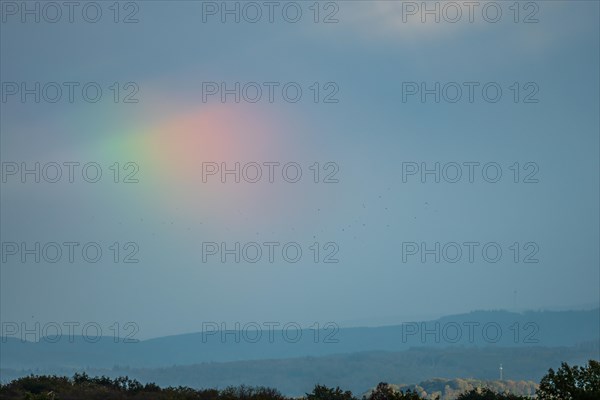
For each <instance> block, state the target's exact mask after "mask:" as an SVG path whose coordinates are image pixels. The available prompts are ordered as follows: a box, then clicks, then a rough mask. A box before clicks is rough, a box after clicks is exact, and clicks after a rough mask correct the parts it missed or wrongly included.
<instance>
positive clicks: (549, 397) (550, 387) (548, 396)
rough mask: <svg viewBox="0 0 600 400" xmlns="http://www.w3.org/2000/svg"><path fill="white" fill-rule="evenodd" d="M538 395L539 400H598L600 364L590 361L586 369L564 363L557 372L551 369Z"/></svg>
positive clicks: (543, 380) (599, 397)
mask: <svg viewBox="0 0 600 400" xmlns="http://www.w3.org/2000/svg"><path fill="white" fill-rule="evenodd" d="M536 394H537V397H538V399H539V400H598V399H600V362H598V361H594V360H589V361H588V365H587V366H584V367H579V366H577V365H575V366H573V367H570V366H569V365H568V364H567V363H562V364H561V366H560V368H559V369H558V370H557V371H556V372H554V370H553V369H552V368H550V369H549V370H548V373H547V374H546V375H545V376H544V377H543V378H542V380H541V381H540V387H539V388H538V389H537V390H536Z"/></svg>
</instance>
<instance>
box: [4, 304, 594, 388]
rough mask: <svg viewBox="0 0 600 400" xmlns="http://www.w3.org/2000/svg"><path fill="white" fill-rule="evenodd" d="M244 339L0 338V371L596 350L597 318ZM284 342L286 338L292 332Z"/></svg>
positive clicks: (503, 319) (558, 315)
mask: <svg viewBox="0 0 600 400" xmlns="http://www.w3.org/2000/svg"><path fill="white" fill-rule="evenodd" d="M244 334H248V335H250V334H249V333H248V332H245V333H243V332H238V333H237V335H238V336H239V337H240V339H239V342H236V339H235V337H236V334H233V333H229V334H228V335H227V336H226V337H225V338H222V337H221V335H220V333H218V332H217V333H216V334H214V335H206V334H203V333H193V334H185V335H176V336H168V337H161V338H157V339H150V340H144V341H140V342H138V343H114V340H113V338H112V337H111V338H109V337H104V338H101V339H100V340H99V341H98V342H96V343H90V342H89V341H86V340H84V338H83V337H75V338H74V341H73V342H70V341H69V340H68V337H67V336H66V335H65V336H63V337H62V338H61V340H59V341H58V342H56V343H51V342H49V341H47V340H45V339H42V340H40V341H39V342H36V343H33V342H22V341H21V340H20V339H18V338H14V337H8V338H0V351H1V353H2V357H1V358H0V368H5V369H7V368H8V369H17V370H18V369H31V368H51V369H56V368H86V367H89V368H112V367H113V366H114V365H126V366H129V367H132V368H158V367H167V366H173V365H191V364H199V363H203V362H228V361H249V360H265V359H282V360H283V359H289V358H298V357H308V356H310V357H322V356H331V355H335V354H350V353H359V352H374V351H385V352H390V351H391V352H397V351H402V350H407V349H410V348H412V347H428V348H446V347H449V346H464V347H465V348H469V347H474V348H479V347H516V348H518V347H532V346H542V347H557V346H563V347H565V346H566V347H568V346H576V345H578V344H580V343H584V342H595V343H597V342H598V338H600V310H599V309H595V310H587V311H559V312H552V311H541V312H533V311H532V312H525V313H511V312H507V311H477V312H472V313H468V314H460V315H453V316H447V317H443V318H440V319H438V320H434V321H425V322H418V323H405V324H402V325H395V326H385V327H377V328H342V329H340V330H339V331H337V332H334V331H333V330H328V331H320V332H318V335H317V333H316V332H315V331H312V330H308V329H307V330H303V331H301V337H300V339H299V340H298V341H297V342H293V339H292V340H290V339H288V340H285V339H284V336H283V334H282V331H280V330H276V331H274V332H273V337H272V339H273V340H272V341H271V340H270V337H269V336H270V335H269V333H268V332H267V331H266V330H265V331H263V332H262V336H261V337H260V339H259V340H257V341H256V342H255V343H254V342H251V341H250V340H244V339H243V338H244ZM290 336H291V337H293V336H294V332H292V334H291V335H290ZM252 337H253V338H254V335H252ZM316 337H318V340H315V338H316ZM326 342H327V343H326ZM452 376H456V374H452ZM412 381H415V380H412ZM275 386H278V387H279V386H280V385H275Z"/></svg>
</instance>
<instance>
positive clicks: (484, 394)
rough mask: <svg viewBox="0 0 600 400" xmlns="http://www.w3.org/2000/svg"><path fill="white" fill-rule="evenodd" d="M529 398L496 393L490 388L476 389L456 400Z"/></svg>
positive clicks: (514, 399) (518, 399) (517, 399)
mask: <svg viewBox="0 0 600 400" xmlns="http://www.w3.org/2000/svg"><path fill="white" fill-rule="evenodd" d="M526 399H527V397H522V396H517V395H514V394H510V393H496V392H494V391H493V390H491V389H488V388H483V389H481V388H475V389H471V390H470V391H468V392H465V393H461V394H460V395H459V396H458V397H457V398H456V400H526Z"/></svg>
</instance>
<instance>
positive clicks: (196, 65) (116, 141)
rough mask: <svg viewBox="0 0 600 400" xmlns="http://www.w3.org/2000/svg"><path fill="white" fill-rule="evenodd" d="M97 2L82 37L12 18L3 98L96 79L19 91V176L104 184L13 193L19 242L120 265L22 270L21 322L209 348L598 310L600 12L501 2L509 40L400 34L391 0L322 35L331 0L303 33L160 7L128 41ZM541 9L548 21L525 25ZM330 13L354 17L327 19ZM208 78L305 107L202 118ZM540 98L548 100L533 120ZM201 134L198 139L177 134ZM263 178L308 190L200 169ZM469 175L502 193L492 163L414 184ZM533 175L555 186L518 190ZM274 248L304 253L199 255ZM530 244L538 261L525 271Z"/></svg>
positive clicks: (141, 8)
mask: <svg viewBox="0 0 600 400" xmlns="http://www.w3.org/2000/svg"><path fill="white" fill-rule="evenodd" d="M234 3H235V2H228V4H229V6H231V7H233V5H232V4H234ZM286 3H289V2H283V3H280V5H281V7H283V6H284V5H285V4H286ZM330 3H331V4H330ZM404 3H405V5H404V6H406V4H407V2H404ZM433 3H434V2H431V3H430V4H433ZM31 4H33V2H32V3H31ZM99 4H101V7H102V10H103V17H102V18H101V20H100V21H99V22H98V23H95V24H92V23H88V22H86V21H85V20H84V19H83V18H81V16H80V14H77V12H76V13H75V21H74V22H73V23H69V22H68V21H67V20H65V19H64V18H63V19H62V20H60V21H59V22H58V23H54V24H52V23H48V22H45V21H44V20H43V18H42V20H41V21H40V23H34V22H32V21H31V20H29V21H28V22H26V23H22V22H20V21H19V18H18V14H17V16H14V15H12V13H11V15H8V14H7V13H6V9H3V13H4V14H3V18H6V21H4V20H3V22H2V25H1V28H0V29H1V30H0V33H1V38H0V44H1V48H2V50H1V52H2V54H1V55H2V57H1V61H0V66H1V80H2V82H3V92H5V90H6V87H7V86H5V83H6V82H17V83H21V82H28V83H29V84H30V85H33V82H41V85H42V86H43V85H44V84H45V83H48V82H59V83H62V82H79V83H81V85H80V86H83V85H84V84H85V83H86V82H97V83H98V85H100V86H101V87H102V88H103V97H102V99H101V100H100V101H99V102H97V103H88V102H86V101H84V100H83V99H82V97H81V96H80V95H77V96H76V99H75V101H74V102H73V103H70V102H68V101H65V99H64V98H62V99H61V101H58V102H57V103H49V102H47V101H40V103H35V102H32V101H30V100H29V101H27V102H25V103H22V102H21V101H20V99H19V95H16V96H10V97H8V98H7V101H5V102H2V103H1V107H2V111H1V115H0V116H1V125H0V133H1V136H0V140H1V141H0V144H1V146H0V155H1V158H2V162H3V163H6V162H16V163H17V164H19V165H20V163H21V162H28V163H30V164H28V165H33V163H35V162H40V163H41V164H42V165H44V164H45V163H49V162H57V163H59V164H62V163H63V162H65V161H79V162H81V164H85V163H86V162H96V163H98V164H99V165H101V166H102V170H103V179H102V180H101V181H100V182H98V183H96V184H90V183H87V182H85V181H82V180H81V179H78V180H76V182H75V183H72V184H71V183H68V182H65V180H64V179H63V180H61V181H60V182H58V183H55V184H52V183H48V182H41V183H39V184H37V183H32V182H31V181H29V182H27V183H21V182H20V180H19V179H18V178H15V176H12V175H11V176H9V177H7V181H6V182H2V192H1V200H2V207H1V219H2V225H1V236H2V242H3V243H5V242H16V243H22V242H26V243H29V244H31V246H33V243H35V242H40V243H42V245H43V244H44V243H48V242H59V243H62V242H65V241H77V242H81V243H85V242H98V243H100V244H101V246H102V248H103V251H104V253H103V254H104V256H103V257H102V259H101V260H100V261H99V262H97V263H94V264H91V263H86V262H81V259H80V260H79V262H75V263H73V264H71V263H69V262H66V261H65V259H64V258H62V259H61V260H60V261H59V262H57V263H54V264H53V263H47V262H40V263H35V262H29V261H28V262H25V263H23V262H21V261H20V259H19V257H18V255H17V256H14V255H11V256H10V257H9V256H7V259H6V262H3V263H2V268H1V270H0V274H1V278H2V279H1V283H0V287H1V289H2V293H1V295H0V298H1V300H2V302H1V305H0V310H1V311H2V320H3V321H17V322H20V321H34V320H35V321H41V322H48V321H58V322H62V321H84V322H85V321H100V322H101V323H103V324H106V326H109V325H110V323H111V322H114V321H122V322H123V321H135V322H136V323H138V325H139V326H140V337H155V336H160V335H165V334H176V333H182V332H190V331H198V330H200V329H201V326H202V322H203V321H226V322H229V323H234V322H236V321H242V322H243V321H257V322H259V323H260V322H263V321H282V322H288V321H297V322H299V323H301V324H304V325H311V324H312V323H314V322H317V321H318V322H320V323H324V322H327V321H334V322H336V323H338V324H340V325H343V324H350V325H352V324H354V323H357V324H358V323H360V324H371V325H376V324H378V323H381V321H384V320H385V321H390V320H395V321H398V322H399V321H403V320H405V319H410V318H416V317H426V316H434V315H443V314H448V313H457V312H464V311H470V310H474V309H499V308H514V307H515V302H514V292H515V291H516V292H517V297H516V307H517V309H538V308H545V307H570V306H579V305H588V304H591V303H595V304H597V303H598V298H599V296H600V293H599V285H598V283H599V279H600V276H599V270H598V265H599V261H600V260H599V251H598V242H599V239H600V237H599V231H598V221H599V215H598V204H599V198H598V195H599V187H598V171H599V170H600V166H599V160H598V149H599V142H598V137H599V136H598V132H599V122H598V109H599V106H600V102H599V92H598V87H599V81H598V71H599V70H600V65H599V55H598V49H599V43H598V41H599V28H598V12H599V5H598V3H597V2H587V1H573V2H566V1H551V2H537V3H534V4H537V9H536V8H531V7H533V6H527V4H528V3H527V2H521V3H520V6H521V9H520V14H519V22H518V23H515V22H514V21H513V18H514V13H513V10H512V9H509V6H510V4H512V2H497V3H495V4H498V5H499V6H500V8H501V9H502V11H503V14H502V18H501V19H500V21H499V22H497V23H490V22H487V21H486V20H485V18H483V15H482V14H481V13H479V12H478V11H477V10H476V11H475V14H474V22H473V23H470V22H468V20H466V16H465V18H463V19H461V20H459V21H458V22H456V23H448V22H445V21H443V18H442V20H441V21H440V23H436V22H435V21H432V20H431V19H429V20H427V21H426V22H425V23H423V22H420V21H419V19H418V17H420V14H416V17H415V16H414V15H412V14H411V15H407V16H406V18H407V22H404V21H403V14H402V12H403V8H402V7H403V4H402V2H393V1H373V2H366V1H342V2H335V3H333V2H329V3H328V2H320V4H319V7H320V8H319V10H320V14H319V22H318V23H315V22H314V19H313V18H314V8H313V9H311V8H309V7H311V6H312V7H314V5H313V2H296V3H294V4H297V5H298V7H300V8H301V9H302V10H303V16H302V18H301V20H300V21H299V22H298V23H289V22H287V21H286V20H285V19H284V18H282V17H281V15H280V14H278V13H277V12H276V13H275V14H274V16H275V21H274V22H273V23H269V22H268V21H267V20H265V19H262V20H260V21H259V22H257V23H248V22H245V21H243V18H242V20H241V22H240V23H234V22H232V21H231V19H230V20H228V21H227V22H226V23H222V22H221V21H220V20H219V18H218V16H213V15H207V16H206V19H207V22H203V14H202V13H203V7H206V5H204V6H203V3H202V2H192V1H174V2H168V3H167V2H163V1H149V2H135V3H133V4H136V5H137V8H128V9H125V8H123V9H121V10H120V12H121V13H120V14H119V19H122V18H124V15H126V14H128V13H129V12H132V11H135V17H136V18H137V19H138V20H139V22H137V23H131V24H124V23H122V22H119V23H114V21H113V20H112V18H113V17H114V15H113V10H111V9H109V8H108V7H109V4H108V3H103V2H102V3H99ZM211 4H213V3H211ZM214 4H216V5H217V6H218V7H224V6H223V5H222V4H223V3H222V2H216V3H214ZM439 4H440V7H442V6H443V3H439ZM457 4H458V3H457ZM484 4H486V2H481V7H483V5H484ZM132 7H133V6H132ZM240 7H241V6H240ZM432 7H433V6H432ZM462 7H463V8H462V10H463V11H465V10H466V9H465V8H464V7H465V6H464V4H462ZM526 7H528V8H526ZM263 11H265V9H263ZM405 11H406V10H405ZM531 12H534V17H535V18H537V19H538V20H539V21H538V22H537V23H523V21H522V20H523V18H525V15H529V13H531ZM329 13H334V15H333V16H332V18H334V17H335V18H336V19H338V20H339V21H338V22H337V23H323V22H322V19H323V18H324V16H325V15H329ZM486 16H487V17H489V15H486ZM114 82H118V83H119V85H120V90H121V92H120V94H119V96H120V97H119V98H120V99H122V96H125V94H127V93H130V91H129V89H126V88H125V87H124V84H126V83H127V82H133V83H135V85H137V87H138V88H139V92H138V93H137V94H136V95H135V98H137V99H138V100H139V102H138V103H132V104H124V103H122V102H119V103H114V102H113V101H112V96H113V93H114V92H113V91H112V90H111V89H110V87H111V85H112V84H113V83H114ZM203 82H217V83H220V82H226V83H227V84H228V85H229V86H228V87H233V86H234V83H235V82H241V85H244V84H245V83H247V82H258V83H261V84H263V83H264V82H278V83H279V84H280V85H279V86H278V88H279V87H282V86H284V85H285V84H286V83H289V82H295V83H297V84H298V85H300V86H301V87H302V89H303V97H302V99H301V101H299V102H297V103H289V102H287V101H285V100H284V99H283V98H282V96H281V92H280V91H278V90H277V91H276V92H275V93H276V98H275V101H274V102H273V103H270V102H268V101H265V100H264V98H263V99H262V100H261V101H259V102H257V103H252V104H251V103H248V102H245V101H241V102H240V103H235V102H232V101H227V102H226V103H222V102H221V101H220V99H219V97H218V96H213V97H211V98H210V100H209V101H208V102H203V101H202V87H203V86H202V83H203ZM315 82H317V83H318V87H319V90H320V92H319V93H320V96H321V97H320V98H319V100H322V99H324V97H322V96H325V95H326V94H328V93H331V91H333V88H337V89H338V91H337V93H336V94H335V95H334V97H333V98H335V99H337V100H339V101H338V102H336V103H324V102H322V101H319V102H318V103H315V102H314V101H313V100H312V99H313V97H312V96H313V94H314V86H313V89H311V88H310V87H311V86H312V85H313V84H314V83H315ZM406 82H416V83H417V85H418V86H420V84H421V83H423V82H424V83H425V84H426V85H427V87H429V88H431V87H434V85H435V82H440V85H441V86H443V85H445V84H447V83H449V82H456V83H457V84H458V85H459V86H460V87H463V88H464V87H465V86H464V83H465V82H477V83H478V84H479V86H477V87H476V89H475V92H474V94H475V98H474V101H473V102H472V103H471V102H469V101H468V100H466V97H464V96H463V98H462V99H461V100H460V101H458V102H456V103H450V102H447V101H445V100H444V99H441V101H440V102H439V103H436V102H434V101H432V99H433V96H431V95H430V96H429V97H426V100H427V101H426V102H422V101H420V98H419V96H418V95H417V96H412V97H409V98H408V100H407V101H406V102H403V95H402V94H403V92H402V90H403V83H406ZM490 82H491V83H493V84H494V85H496V86H499V87H501V88H502V90H503V92H502V97H501V99H500V100H499V101H498V102H497V103H491V102H487V101H485V99H483V97H482V94H481V88H482V87H483V86H484V85H486V84H487V83H490ZM515 82H517V87H518V88H519V98H518V102H516V103H515V102H514V98H513V96H514V93H515V86H513V84H514V83H515ZM327 84H333V86H325V85H327ZM527 85H529V86H527ZM511 87H512V88H513V89H511ZM538 89H539V90H538ZM449 90H450V89H449ZM532 91H536V92H537V93H536V94H535V95H533V97H531V98H532V99H537V100H539V101H538V102H536V103H524V102H523V100H524V99H525V96H526V95H527V94H529V93H531V92H532ZM75 93H76V94H80V92H79V91H76V92H75ZM465 93H466V92H465ZM465 93H464V94H465ZM30 98H31V96H30V97H29V99H30ZM231 98H232V97H229V99H231ZM190 120H191V121H193V122H191V123H190V124H191V127H188V128H189V129H191V133H190V132H187V133H182V130H184V129H187V128H185V127H183V128H182V127H181V126H182V124H183V122H181V121H190ZM194 124H197V125H194ZM230 125H231V126H230ZM186 126H187V125H186ZM223 126H227V127H228V128H227V129H226V128H223ZM216 127H221V128H219V129H225V131H223V132H221V131H219V130H218V129H217V128H216ZM202 129H204V130H208V131H210V132H208V133H207V132H204V131H202V132H200V130H202ZM213 131H214V132H213ZM215 132H216V133H215ZM196 134H198V135H199V136H195V135H196ZM211 135H212V136H211ZM210 138H212V139H210ZM209 139H210V140H214V142H212V141H211V142H210V143H208V142H204V141H205V140H209ZM226 139H227V140H229V141H226ZM186 141H189V143H188V142H186ZM149 149H150V150H151V151H150V150H149ZM232 149H235V151H234V150H232ZM230 150H231V151H230ZM252 161H254V162H258V163H259V164H262V163H263V162H280V163H281V164H285V163H287V162H295V163H298V164H299V165H301V167H302V171H303V179H302V180H301V181H300V182H298V183H294V184H290V183H288V182H285V181H284V180H282V179H278V180H276V181H275V182H274V183H273V184H270V183H267V182H264V181H261V182H258V183H255V184H252V183H248V182H241V183H239V184H236V183H232V182H229V183H226V184H221V183H220V182H218V180H217V179H215V180H212V181H210V182H208V183H203V182H202V175H201V171H200V170H198V169H197V167H198V166H201V165H202V164H201V163H202V162H217V163H218V164H220V163H221V162H227V163H230V164H229V165H233V163H235V162H241V163H248V162H252ZM114 162H119V163H120V166H121V167H123V165H124V164H125V163H126V162H134V163H136V164H137V165H138V166H139V173H138V175H137V176H138V177H139V180H140V181H139V183H136V184H130V185H127V184H122V183H119V184H114V182H112V178H113V175H112V173H113V172H112V170H110V169H109V166H111V165H113V164H114ZM315 162H319V167H318V168H319V169H320V172H321V174H322V175H320V179H322V178H323V176H324V175H323V174H326V173H328V172H331V171H332V170H324V169H323V168H324V165H325V164H326V163H327V162H332V163H335V165H337V167H338V168H339V171H338V172H337V173H336V175H335V177H336V178H338V179H339V182H338V183H330V184H326V183H318V184H315V183H314V182H313V177H314V176H313V172H314V171H313V170H311V169H310V168H309V167H310V166H311V165H313V164H314V163H315ZM465 162H474V163H479V165H484V164H486V163H495V164H494V165H499V166H500V167H501V169H502V178H501V179H500V180H499V181H498V182H497V183H489V182H486V181H485V179H483V178H482V176H481V174H480V170H476V175H475V180H474V182H473V183H469V182H468V181H467V180H466V179H465V178H463V179H461V180H460V181H459V182H457V183H448V182H444V180H443V179H442V181H441V182H440V183H433V182H432V181H431V180H429V181H427V182H425V183H422V182H421V181H420V180H419V178H418V175H416V176H411V177H409V178H410V179H408V181H407V182H403V181H402V167H403V163H417V164H418V165H421V163H426V164H425V165H426V166H428V167H429V168H433V167H434V166H435V163H439V164H440V168H443V166H444V165H447V164H448V163H458V164H459V165H462V166H463V167H464V163H465ZM515 162H518V163H519V166H518V169H519V171H520V174H519V178H518V180H519V183H514V182H513V178H514V167H513V169H510V167H511V166H513V165H514V163H515ZM527 163H532V164H527ZM526 164H527V165H528V167H526ZM5 165H6V164H5ZM405 165H406V164H405ZM121 167H119V168H121ZM332 168H333V167H332ZM534 169H535V174H534V178H535V179H538V180H539V181H538V182H537V183H524V182H522V181H523V179H524V178H525V176H526V175H527V174H528V173H531V172H533V171H534ZM466 171H467V169H466V167H465V169H463V173H466ZM478 171H479V172H478ZM532 176H533V175H532ZM430 179H431V178H430ZM268 241H278V242H280V243H286V242H295V243H298V244H300V246H301V247H302V249H303V258H302V259H301V261H300V262H298V263H289V262H286V261H285V260H282V258H281V257H279V259H278V261H276V262H274V263H269V262H266V261H265V259H264V258H263V259H261V261H260V262H258V263H255V264H253V263H245V262H241V263H239V264H236V263H234V262H226V263H222V262H220V261H219V260H218V257H212V258H210V260H211V261H210V262H206V263H204V262H202V248H203V246H202V243H206V242H217V243H221V242H226V243H234V242H240V243H242V244H244V243H249V242H257V243H264V242H268ZM114 242H119V243H120V245H123V244H124V243H128V242H133V243H135V244H137V246H138V248H139V252H138V256H139V257H138V258H139V260H140V262H139V263H136V264H125V263H122V262H119V263H114V262H112V260H111V257H112V256H113V253H112V252H111V250H110V249H109V246H110V245H111V244H112V243H114ZM314 242H317V243H319V248H320V254H319V260H320V261H321V260H322V258H323V257H324V255H325V254H326V253H328V252H329V251H331V250H332V249H333V247H329V248H324V247H323V246H324V245H326V244H327V243H334V244H335V246H337V248H338V252H337V254H336V258H337V259H339V262H338V263H333V264H328V263H323V262H319V263H315V262H314V261H313V260H312V257H313V255H314V250H311V249H310V246H311V245H312V244H313V243H314ZM408 242H410V243H413V242H415V243H426V244H427V245H429V247H430V248H431V247H433V246H434V245H435V243H436V242H439V243H440V244H441V246H443V245H444V244H446V243H450V242H452V243H453V242H456V243H459V244H461V243H464V242H479V243H481V246H483V244H485V243H490V242H492V243H497V244H498V246H500V248H501V249H502V251H503V255H502V258H501V260H500V261H498V262H496V263H490V262H486V261H485V260H484V259H483V258H482V257H481V255H480V253H479V256H478V257H476V260H475V262H473V263H470V262H468V261H466V260H465V258H464V256H463V258H462V259H461V260H459V261H458V262H456V263H448V262H440V263H435V262H431V260H432V258H429V259H428V260H429V261H428V262H425V263H423V262H421V261H420V258H419V255H416V256H411V257H410V258H408V260H409V261H408V262H402V250H403V248H405V247H403V245H402V243H408ZM515 242H517V243H518V247H519V248H520V253H519V256H518V259H519V262H514V260H513V256H514V250H511V248H510V246H512V245H513V244H514V243H515ZM528 243H529V247H527V248H523V246H525V245H527V244H528ZM462 248H463V250H464V249H465V247H464V246H462ZM478 248H480V247H478ZM263 250H264V247H263ZM533 250H536V251H535V252H536V255H535V258H537V259H538V260H539V262H537V263H524V262H523V258H524V257H525V255H526V254H529V253H530V252H531V251H533ZM121 251H122V252H127V251H128V250H127V249H121ZM122 257H123V254H120V255H119V258H120V259H122ZM426 261H427V260H426ZM390 317H391V318H390Z"/></svg>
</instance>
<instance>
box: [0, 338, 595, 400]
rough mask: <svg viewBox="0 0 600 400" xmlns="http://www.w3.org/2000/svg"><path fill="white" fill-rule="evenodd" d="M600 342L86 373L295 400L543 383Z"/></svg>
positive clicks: (5, 375) (14, 373)
mask: <svg viewBox="0 0 600 400" xmlns="http://www.w3.org/2000/svg"><path fill="white" fill-rule="evenodd" d="M599 351H600V347H599V345H598V342H597V341H596V342H594V343H589V344H587V345H581V346H577V347H539V346H536V347H498V346H495V347H484V348H473V347H470V348H467V347H452V348H445V349H441V348H414V349H410V350H406V351H403V352H362V353H353V354H339V355H330V356H323V357H302V358H291V359H278V360H256V361H237V362H227V363H202V364H195V365H186V366H171V367H163V368H147V367H145V368H128V367H114V368H110V369H98V368H86V369H85V371H86V372H87V373H88V374H89V375H91V376H96V375H107V376H111V377H113V378H114V377H117V376H125V375H127V376H129V377H131V378H135V379H137V380H139V381H140V382H142V383H149V382H155V383H157V384H158V385H160V386H179V385H183V386H189V387H193V388H198V389H200V388H224V387H226V386H229V385H234V386H235V385H241V384H246V385H252V386H269V387H277V388H278V389H279V390H280V391H281V392H282V393H284V394H286V395H289V396H301V395H303V394H304V393H306V392H310V391H311V390H312V388H313V387H314V385H315V384H317V383H319V384H323V385H327V386H330V387H332V386H333V387H335V386H340V387H342V388H344V389H346V390H351V391H352V392H353V393H356V394H361V393H364V392H366V391H367V390H369V389H370V388H372V387H374V386H375V385H377V383H379V382H381V381H385V382H391V383H401V382H406V383H409V382H423V381H426V380H429V379H432V378H435V377H438V378H446V379H452V378H455V377H457V376H460V377H465V378H473V379H478V380H494V379H498V367H499V365H500V364H503V366H504V378H505V379H507V380H533V381H536V382H537V381H539V380H540V379H541V377H542V376H543V375H544V374H545V373H547V372H548V368H550V367H552V368H555V369H556V368H558V367H559V366H560V363H561V362H562V361H566V362H568V363H570V364H578V365H583V364H585V363H586V362H587V360H589V359H598V358H600V357H599V356H598V354H599ZM81 371H82V369H78V368H50V369H48V368H35V369H31V370H13V369H10V370H8V369H4V370H1V371H0V378H1V379H2V381H4V382H8V381H10V380H12V379H15V378H17V377H21V376H26V375H29V374H31V373H34V374H58V375H66V376H71V375H73V373H74V372H81Z"/></svg>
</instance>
